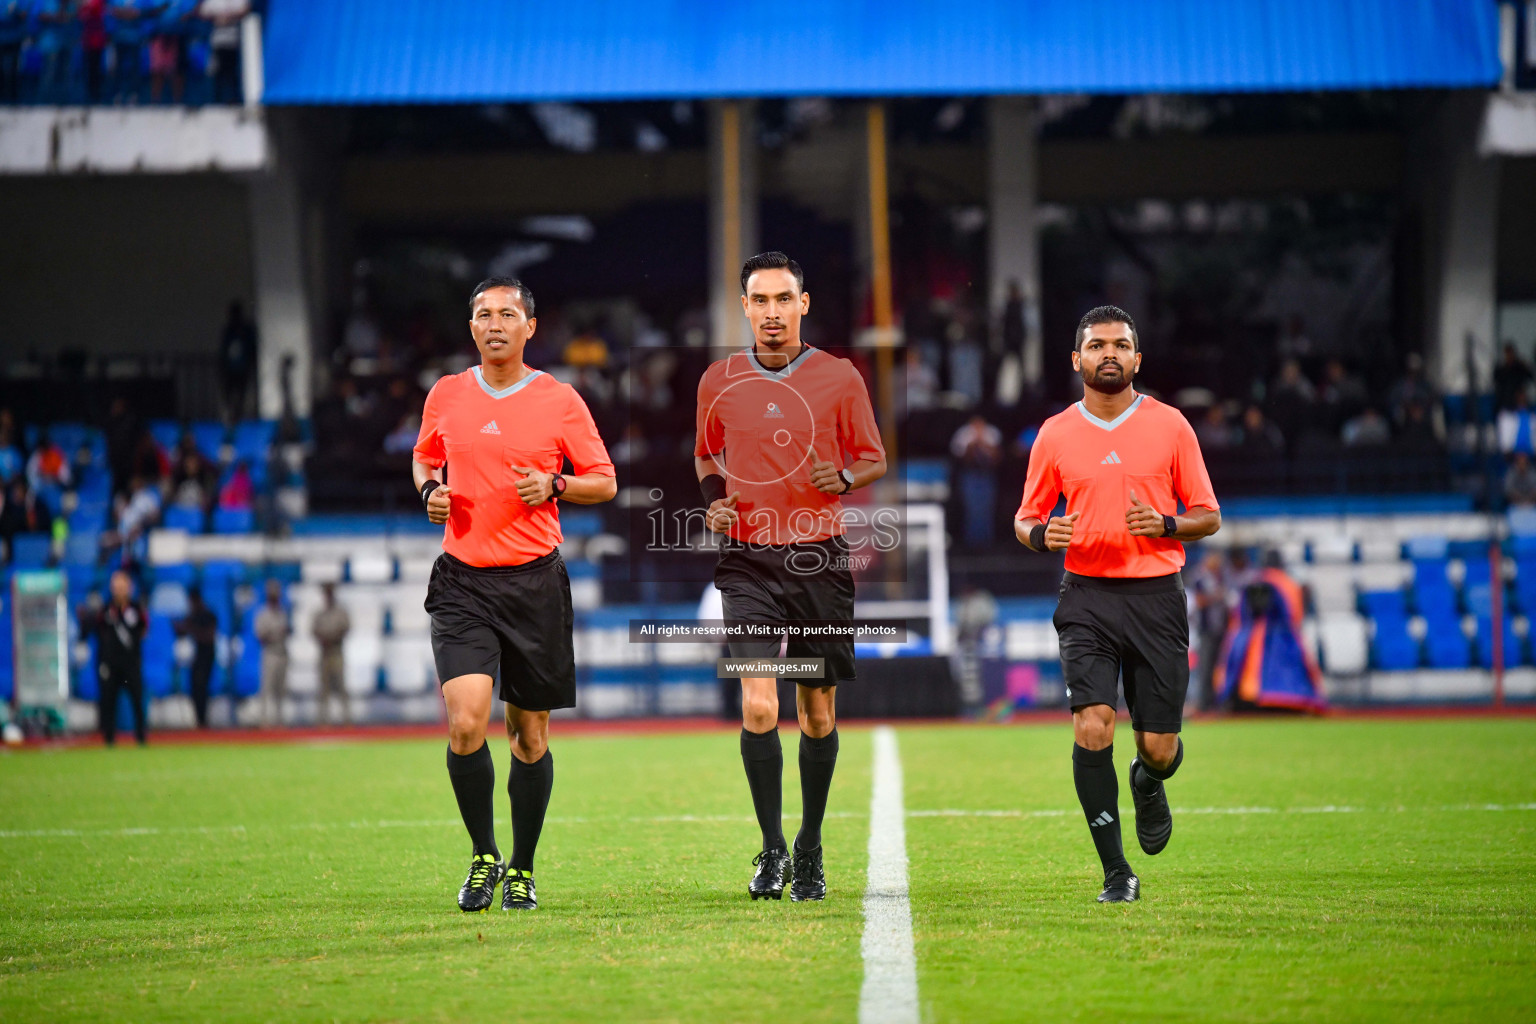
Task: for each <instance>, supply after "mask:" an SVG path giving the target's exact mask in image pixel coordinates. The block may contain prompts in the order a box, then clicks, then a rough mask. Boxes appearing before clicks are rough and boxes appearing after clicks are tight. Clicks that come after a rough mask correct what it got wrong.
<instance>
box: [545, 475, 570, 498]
mask: <svg viewBox="0 0 1536 1024" xmlns="http://www.w3.org/2000/svg"><path fill="white" fill-rule="evenodd" d="M565 483H566V480H565V477H563V476H561V475H560V474H559V473H556V474H555V475H554V476H552V477H550V478H549V486H550V488H551V489H552V490H553V491H554V496H555V497H556V498H558V497H560V496H561V495H563V494H564V493H565Z"/></svg>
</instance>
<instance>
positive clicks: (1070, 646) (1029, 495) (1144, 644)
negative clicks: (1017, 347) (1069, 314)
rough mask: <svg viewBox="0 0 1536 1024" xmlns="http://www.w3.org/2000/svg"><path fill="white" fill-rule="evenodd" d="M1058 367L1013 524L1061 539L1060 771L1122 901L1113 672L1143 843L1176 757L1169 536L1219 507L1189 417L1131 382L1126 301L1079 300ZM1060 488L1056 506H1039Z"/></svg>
mask: <svg viewBox="0 0 1536 1024" xmlns="http://www.w3.org/2000/svg"><path fill="white" fill-rule="evenodd" d="M1072 368H1073V369H1074V370H1076V371H1077V372H1078V373H1079V374H1081V376H1082V378H1083V400H1082V401H1080V402H1077V403H1075V404H1074V405H1072V406H1071V407H1070V408H1068V409H1067V410H1066V411H1064V412H1060V413H1057V414H1056V415H1055V416H1052V417H1051V418H1050V419H1048V420H1046V421H1045V423H1044V424H1043V425H1042V426H1041V427H1040V433H1039V435H1038V436H1037V437H1036V439H1035V444H1034V447H1033V448H1032V449H1031V450H1030V453H1029V472H1028V475H1027V478H1026V481H1025V484H1024V500H1023V501H1022V502H1021V503H1020V505H1019V511H1018V513H1017V514H1016V515H1015V516H1014V522H1013V529H1014V533H1015V534H1016V535H1017V536H1018V538H1019V541H1020V542H1021V543H1022V544H1024V546H1025V547H1028V548H1029V549H1030V550H1032V551H1061V550H1065V551H1066V553H1067V554H1066V574H1065V576H1064V578H1063V579H1062V583H1061V592H1060V600H1059V601H1058V603H1057V606H1056V616H1055V619H1054V623H1055V626H1056V633H1057V635H1058V636H1059V637H1060V640H1061V672H1062V676H1063V677H1064V679H1065V681H1066V686H1067V700H1068V701H1069V702H1070V703H1071V705H1072V731H1073V737H1074V739H1075V741H1076V745H1075V746H1074V747H1073V748H1072V776H1073V780H1074V782H1075V783H1076V786H1077V798H1078V801H1079V802H1080V803H1081V804H1082V806H1083V815H1084V816H1085V817H1086V818H1087V820H1088V831H1089V834H1090V835H1091V836H1092V837H1093V844H1094V846H1095V847H1096V848H1097V850H1098V853H1099V860H1100V861H1101V862H1102V864H1103V866H1104V890H1103V892H1101V893H1099V897H1098V898H1099V902H1100V903H1130V902H1132V901H1134V900H1136V899H1137V898H1138V897H1139V896H1140V893H1141V881H1140V879H1138V878H1137V877H1136V874H1135V872H1133V871H1132V870H1131V866H1130V864H1129V863H1128V862H1127V861H1126V859H1125V851H1124V849H1123V847H1122V845H1121V840H1120V808H1119V799H1120V787H1119V782H1118V780H1117V779H1116V777H1115V764H1114V745H1113V744H1114V738H1115V703H1116V694H1117V689H1118V688H1117V686H1116V683H1117V681H1118V680H1122V679H1123V680H1124V686H1125V703H1126V706H1127V707H1129V708H1130V711H1131V728H1132V729H1133V730H1135V735H1136V757H1134V758H1132V760H1131V768H1130V785H1131V800H1132V802H1133V803H1134V804H1135V806H1136V838H1137V840H1138V841H1139V842H1140V843H1141V848H1142V850H1143V851H1144V852H1145V853H1147V854H1148V855H1151V854H1155V853H1159V852H1161V851H1162V849H1163V847H1165V846H1167V845H1168V839H1169V837H1170V836H1171V835H1172V834H1173V815H1172V813H1171V812H1170V811H1169V809H1168V795H1167V793H1166V792H1165V791H1164V788H1163V783H1164V782H1165V781H1167V779H1169V778H1170V777H1171V776H1172V775H1173V773H1174V772H1176V771H1177V770H1178V768H1179V764H1180V763H1181V762H1182V761H1183V760H1184V743H1183V741H1182V740H1181V739H1179V730H1180V728H1181V727H1182V725H1183V719H1184V695H1185V693H1186V691H1188V689H1189V617H1188V612H1187V610H1186V607H1185V603H1184V583H1183V580H1182V579H1181V577H1180V576H1179V569H1180V567H1182V566H1183V565H1184V545H1183V544H1182V543H1180V542H1181V541H1192V540H1199V539H1201V538H1202V537H1209V536H1210V535H1211V534H1213V533H1215V532H1216V531H1217V530H1218V529H1220V528H1221V511H1220V509H1219V506H1218V505H1217V504H1216V496H1215V494H1213V493H1212V491H1211V478H1210V476H1209V474H1207V473H1206V471H1205V461H1204V460H1203V459H1202V458H1201V456H1200V445H1199V442H1197V441H1196V439H1195V432H1194V430H1193V429H1192V428H1191V427H1190V425H1189V421H1188V420H1186V419H1185V418H1184V415H1183V414H1182V413H1180V412H1179V411H1178V410H1177V409H1174V408H1173V407H1172V406H1167V405H1164V404H1163V403H1161V402H1159V401H1158V400H1157V399H1155V398H1150V397H1148V396H1146V395H1139V394H1137V393H1136V391H1135V389H1134V388H1132V387H1131V382H1132V380H1134V379H1135V377H1136V373H1137V371H1139V370H1140V369H1141V353H1140V351H1139V350H1138V346H1137V340H1136V325H1135V323H1134V322H1133V321H1132V320H1131V317H1130V315H1129V314H1127V313H1126V312H1125V311H1124V310H1122V309H1117V308H1115V307H1114V306H1099V307H1098V308H1097V309H1092V310H1089V311H1088V313H1087V314H1086V315H1085V316H1084V317H1083V319H1082V320H1081V321H1080V322H1079V323H1078V326H1077V336H1076V339H1075V344H1074V351H1073V353H1072ZM1061 495H1065V496H1066V513H1067V514H1066V515H1062V516H1052V515H1051V512H1052V511H1053V510H1054V509H1055V507H1056V502H1057V498H1058V497H1059V496H1061ZM1176 503H1180V504H1183V506H1184V507H1185V509H1186V511H1185V513H1184V514H1183V515H1175V514H1174V513H1175V509H1176Z"/></svg>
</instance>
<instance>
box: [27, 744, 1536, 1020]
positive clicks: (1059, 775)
mask: <svg viewBox="0 0 1536 1024" xmlns="http://www.w3.org/2000/svg"><path fill="white" fill-rule="evenodd" d="M840 731H841V733H842V754H841V758H840V761H839V764H838V773H837V778H836V781H835V782H834V785H833V793H832V800H831V806H830V808H829V812H830V813H829V820H828V822H827V827H826V829H825V849H826V859H827V870H828V880H829V885H830V889H831V895H830V896H829V898H828V899H827V901H826V902H825V903H821V904H791V903H790V902H789V901H788V899H787V898H786V899H785V900H784V901H783V902H782V903H773V902H770V903H762V902H759V903H752V902H751V901H749V900H748V899H747V897H746V893H745V885H746V880H747V878H748V876H749V875H750V873H751V865H750V863H749V862H750V860H751V857H752V855H753V854H754V853H755V852H756V842H757V840H756V829H755V826H754V825H753V823H752V820H751V807H750V803H749V799H748V796H747V790H746V783H745V780H744V778H743V777H742V770H741V764H740V759H739V756H738V753H737V738H736V733H735V732H734V731H732V730H730V729H722V730H721V731H720V732H718V733H686V734H677V735H634V736H586V737H567V738H562V737H561V736H560V727H559V725H558V724H557V725H556V727H555V730H554V732H555V737H554V747H553V749H554V752H555V761H556V782H555V794H554V800H553V802H552V805H551V808H550V821H549V824H548V826H547V827H546V830H545V834H544V839H543V842H542V844H541V846H540V848H539V857H538V865H537V867H538V870H537V877H538V881H539V896H540V899H541V903H542V906H541V908H540V909H539V910H538V911H537V912H536V913H533V914H522V915H510V914H503V913H501V912H500V911H494V910H493V911H492V912H490V913H488V914H479V915H464V914H460V913H459V912H458V910H457V909H456V908H455V906H454V896H455V893H456V891H457V887H458V885H459V883H460V882H461V881H462V879H463V874H464V872H465V870H466V868H467V866H468V848H467V842H466V840H465V838H464V836H463V832H462V828H461V826H460V825H459V824H458V820H457V813H456V809H455V806H454V803H453V797H452V794H451V791H450V789H449V785H448V779H447V775H446V772H445V770H444V767H443V747H444V744H443V743H442V742H441V741H366V740H364V741H359V742H355V743H351V742H349V743H323V742H317V743H313V744H304V743H296V744H292V745H234V744H232V745H224V746H217V745H206V746H194V745H177V746H171V745H166V746H158V747H151V748H149V749H147V750H136V749H132V748H131V747H130V748H127V749H122V748H120V749H118V750H115V751H107V750H102V749H98V748H82V749H74V750H62V751H56V752H37V751H24V752H17V753H10V754H6V755H0V1020H4V1021H8V1022H12V1021H34V1020H36V1021H74V1020H80V1021H99V1020H139V1021H143V1020H187V1021H201V1020H213V1019H220V1020H242V1021H243V1020H249V1021H267V1020H331V1019H340V1020H360V1019H368V1020H406V1019H426V1020H444V1021H449V1020H452V1021H462V1020H473V1019H483V1020H492V1019H496V1020H503V1019H521V1020H539V1021H580V1020H597V1021H621V1020H622V1021H769V1020H789V1021H796V1022H798V1021H820V1020H826V1021H851V1020H855V1019H856V1018H857V1014H858V1003H859V986H860V982H861V979H862V975H863V968H862V963H861V960H860V935H861V931H862V926H863V917H862V906H861V898H862V892H863V887H864V868H865V862H866V844H867V840H868V828H869V818H868V810H869V797H870V786H871V771H870V761H871V742H870V733H869V732H868V730H867V729H863V728H860V727H858V726H856V725H851V724H850V725H847V726H845V727H844V728H843V729H842V730H840ZM1185 738H1186V745H1187V749H1188V756H1187V760H1186V762H1185V766H1184V768H1183V770H1182V771H1181V772H1180V774H1179V776H1178V777H1177V778H1176V779H1175V780H1174V782H1173V783H1172V784H1171V785H1170V794H1171V797H1172V802H1173V804H1174V807H1175V828H1174V837H1173V841H1172V843H1171V844H1170V846H1169V848H1168V850H1167V851H1165V852H1164V853H1163V854H1161V855H1159V856H1158V857H1156V858H1151V857H1145V856H1142V855H1141V854H1140V851H1139V850H1137V849H1136V846H1135V837H1134V834H1133V832H1132V829H1131V826H1130V822H1129V820H1128V821H1127V822H1126V827H1125V838H1126V843H1127V846H1128V848H1129V849H1130V851H1131V852H1130V859H1131V863H1132V864H1133V866H1134V867H1135V868H1136V869H1137V871H1138V873H1139V874H1140V875H1141V877H1142V880H1143V886H1144V888H1143V900H1142V902H1140V903H1139V904H1135V905H1132V906H1123V907H1104V906H1099V905H1097V904H1095V903H1094V902H1093V897H1094V895H1095V894H1096V893H1097V891H1098V882H1099V875H1098V868H1097V862H1096V860H1095V858H1094V855H1093V848H1092V845H1091V843H1090V841H1089V839H1088V835H1087V831H1086V828H1085V827H1084V824H1083V820H1082V816H1081V813H1080V811H1079V810H1078V809H1077V805H1076V800H1075V797H1074V795H1073V790H1072V782H1071V770H1070V768H1071V766H1070V761H1069V752H1070V748H1071V734H1070V730H1069V729H1068V728H1067V727H1066V726H1065V725H1050V726H1018V727H1000V726H975V725H954V726H916V727H910V728H900V729H898V740H899V743H900V751H901V760H902V766H903V770H904V773H905V804H906V809H907V814H908V817H907V853H908V857H909V859H910V882H911V903H912V919H913V929H914V936H915V944H916V952H917V968H918V985H919V1001H920V1006H921V1011H922V1016H923V1019H924V1020H925V1021H967V1022H968V1021H1028V1020H1039V1021H1059V1020H1073V1019H1080V1020H1096V1021H1105V1020H1130V1019H1152V1020H1158V1021H1164V1022H1168V1021H1186V1020H1210V1021H1230V1020H1275V1021H1293V1020H1302V1021H1305V1020H1337V1021H1357V1020H1383V1021H1388V1020H1390V1021H1403V1020H1413V1021H1422V1020H1477V1021H1478V1022H1479V1024H1484V1022H1492V1021H1500V1020H1527V1021H1528V1020H1531V1019H1536V720H1531V719H1512V720H1493V719H1469V720H1453V721H1377V720H1369V721H1367V720H1325V721H1313V720H1308V721H1300V720H1278V719H1265V720H1254V721H1218V722H1197V723H1194V724H1192V725H1191V726H1190V727H1189V729H1188V730H1187V731H1186V734H1185ZM784 745H785V754H786V756H785V761H786V771H785V800H784V803H785V812H786V818H787V819H789V820H788V821H787V822H786V828H787V829H790V830H792V828H793V824H794V822H795V820H796V819H797V817H798V811H799V795H798V775H797V772H796V769H795V754H794V751H795V746H794V733H793V731H792V730H791V731H788V732H786V733H785V744H784ZM1117 748H1118V750H1117V764H1118V768H1119V770H1120V773H1121V779H1122V785H1121V805H1122V808H1123V809H1124V811H1125V814H1126V816H1127V817H1128V818H1129V815H1130V798H1129V794H1128V793H1127V792H1126V790H1125V785H1124V772H1125V766H1126V764H1127V762H1128V761H1129V758H1130V750H1131V744H1130V735H1129V731H1128V729H1127V730H1125V731H1124V732H1123V733H1122V735H1121V736H1120V742H1119V743H1118V744H1117ZM493 750H494V751H495V754H496V760H497V771H498V783H497V785H498V793H499V796H498V838H499V839H500V840H501V842H502V843H503V846H504V849H507V848H510V841H511V829H510V824H509V823H508V821H507V809H506V800H505V795H504V790H503V785H504V782H505V778H506V765H507V756H508V755H507V753H506V747H505V744H504V742H496V743H495V744H494V746H493Z"/></svg>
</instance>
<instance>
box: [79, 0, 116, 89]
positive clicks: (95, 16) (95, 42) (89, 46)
mask: <svg viewBox="0 0 1536 1024" xmlns="http://www.w3.org/2000/svg"><path fill="white" fill-rule="evenodd" d="M77 14H78V16H79V18H80V58H81V62H82V63H83V64H84V65H85V100H86V102H87V103H100V102H101V101H102V98H103V97H102V85H103V83H104V82H105V80H106V74H107V4H106V0H80V8H79V11H78V12H77ZM118 59H119V60H121V59H122V58H121V57H119V58H118Z"/></svg>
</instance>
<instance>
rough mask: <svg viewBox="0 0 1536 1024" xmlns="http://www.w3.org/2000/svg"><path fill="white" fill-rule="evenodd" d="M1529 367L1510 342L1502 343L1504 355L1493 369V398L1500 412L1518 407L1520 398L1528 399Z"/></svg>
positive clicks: (1529, 384)
mask: <svg viewBox="0 0 1536 1024" xmlns="http://www.w3.org/2000/svg"><path fill="white" fill-rule="evenodd" d="M1531 379H1532V378H1531V367H1530V364H1528V363H1527V362H1526V361H1525V360H1524V359H1521V358H1520V352H1519V350H1517V349H1516V348H1515V343H1514V342H1512V341H1506V342H1504V353H1503V355H1502V356H1501V357H1500V358H1499V365H1497V366H1495V367H1494V368H1493V398H1494V401H1495V402H1497V403H1498V407H1499V410H1500V411H1503V410H1505V409H1515V408H1518V407H1519V403H1520V400H1521V399H1522V398H1529V397H1530V396H1529V394H1528V390H1527V389H1529V388H1530V386H1531Z"/></svg>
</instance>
